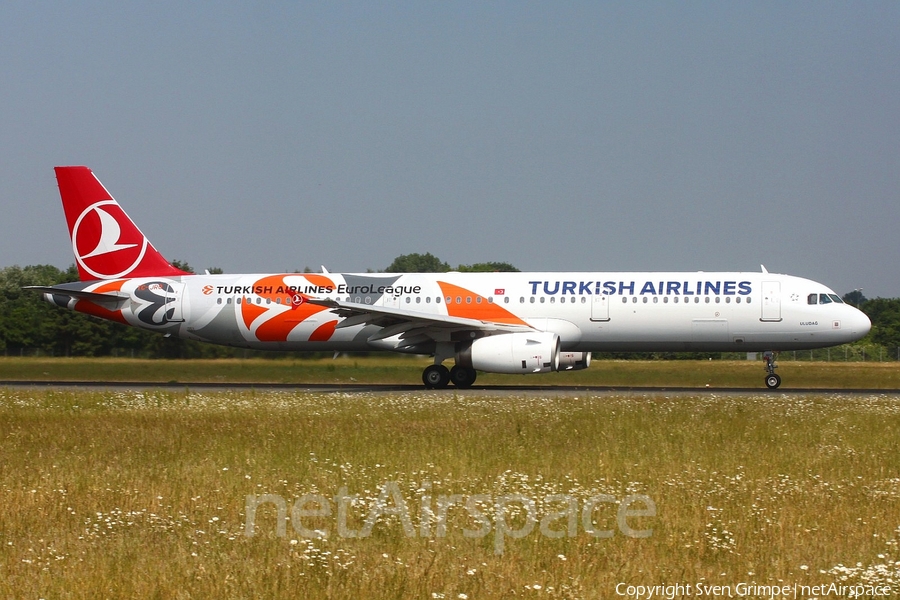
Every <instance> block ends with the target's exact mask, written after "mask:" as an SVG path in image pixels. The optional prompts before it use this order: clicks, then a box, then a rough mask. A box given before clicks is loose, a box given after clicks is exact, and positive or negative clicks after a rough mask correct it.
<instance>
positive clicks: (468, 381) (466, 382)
mask: <svg viewBox="0 0 900 600" xmlns="http://www.w3.org/2000/svg"><path fill="white" fill-rule="evenodd" d="M476 376H477V373H475V369H470V368H468V367H460V366H459V365H455V366H454V367H453V368H452V369H450V381H452V382H453V385H455V386H456V387H458V388H462V389H465V388H467V387H472V384H473V383H475V377H476Z"/></svg>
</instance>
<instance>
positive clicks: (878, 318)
mask: <svg viewBox="0 0 900 600" xmlns="http://www.w3.org/2000/svg"><path fill="white" fill-rule="evenodd" d="M862 311H863V312H864V313H866V315H867V316H868V317H869V320H871V321H872V331H871V332H869V335H868V336H867V339H871V340H872V342H873V343H875V344H879V345H881V346H885V347H887V348H897V347H900V298H874V299H872V300H866V301H865V303H864V304H863V305H862Z"/></svg>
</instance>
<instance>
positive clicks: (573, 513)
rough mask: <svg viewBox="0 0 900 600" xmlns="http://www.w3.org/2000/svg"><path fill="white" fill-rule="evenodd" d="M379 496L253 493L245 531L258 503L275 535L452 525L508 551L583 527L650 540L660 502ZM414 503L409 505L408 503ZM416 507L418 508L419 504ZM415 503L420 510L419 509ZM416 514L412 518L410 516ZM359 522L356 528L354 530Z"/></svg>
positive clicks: (437, 532) (442, 529)
mask: <svg viewBox="0 0 900 600" xmlns="http://www.w3.org/2000/svg"><path fill="white" fill-rule="evenodd" d="M378 489H379V494H378V497H376V498H374V499H370V500H369V502H368V504H369V508H368V510H367V511H366V510H365V509H362V510H360V505H361V504H362V500H361V499H360V497H359V495H358V494H349V493H348V490H347V488H346V487H341V488H340V489H339V490H338V493H337V494H336V495H335V496H334V497H333V498H328V497H326V496H323V495H321V494H305V495H303V496H301V497H300V498H298V499H297V500H296V501H295V502H294V504H293V506H292V507H291V511H290V517H288V504H287V502H286V501H285V499H284V498H283V497H281V496H280V495H278V494H262V495H255V494H250V495H248V496H247V497H246V502H245V524H244V535H246V536H248V537H252V536H254V535H255V534H256V520H257V513H258V511H259V509H260V507H263V506H266V505H273V506H274V507H275V512H276V522H275V533H276V535H277V536H279V537H284V536H286V535H287V522H288V521H289V520H290V522H291V526H292V527H293V529H294V531H295V532H296V533H297V535H299V536H301V537H306V538H327V537H329V536H331V535H334V534H336V535H337V536H338V537H341V538H366V537H369V536H370V535H372V531H373V529H374V528H375V526H376V525H378V526H379V527H384V528H390V527H397V526H398V525H397V522H399V526H400V527H401V528H402V530H403V535H404V536H405V537H417V536H418V537H424V538H435V537H436V538H443V537H446V536H447V534H448V530H449V529H450V527H451V523H452V524H457V525H456V526H458V527H459V528H460V529H461V530H462V534H463V536H464V537H468V538H483V537H486V536H488V535H491V534H493V536H494V540H493V542H494V543H493V546H494V553H495V554H503V551H504V548H505V545H506V539H507V538H513V539H519V538H523V537H525V536H527V535H530V534H532V533H534V530H535V527H537V528H538V532H539V533H540V535H543V536H545V537H548V538H562V537H575V536H576V535H578V529H579V526H580V527H581V529H582V530H583V532H584V533H585V534H586V535H590V536H592V537H595V538H611V537H613V536H614V535H615V533H616V532H615V530H614V529H613V528H612V527H611V524H612V523H613V522H614V523H615V524H616V529H618V531H619V532H620V533H621V534H622V535H624V536H627V537H632V538H646V537H650V536H651V535H653V529H639V528H638V527H639V526H642V525H643V524H644V523H645V521H641V522H640V523H639V522H638V519H639V518H642V517H655V516H656V504H655V503H654V502H653V500H652V499H650V497H649V496H645V495H641V494H632V495H628V496H625V497H624V498H622V499H621V500H619V499H617V498H616V497H615V496H612V495H609V494H598V495H595V496H591V497H589V498H586V499H583V500H581V501H580V500H579V498H577V497H576V496H572V495H569V494H555V495H550V496H545V497H543V498H541V499H540V506H541V507H543V508H542V509H541V510H539V509H538V500H537V499H535V498H529V497H528V496H525V495H523V494H506V495H502V496H492V495H490V494H475V495H470V496H464V495H461V494H451V495H438V496H436V497H435V496H433V495H432V493H431V484H430V482H425V483H423V484H422V485H421V486H420V487H419V488H418V490H417V493H418V494H419V496H418V499H417V501H414V502H412V503H409V502H407V500H406V499H405V498H404V497H403V494H402V493H401V491H400V485H399V484H397V483H396V482H394V481H388V482H385V483H383V484H382V485H381V486H379V488H378ZM411 505H412V510H411V509H410V506H411ZM416 505H418V506H416ZM416 508H418V510H415V509H416ZM414 514H415V517H416V518H415V521H416V522H415V523H414V518H413V515H414ZM354 527H356V528H354Z"/></svg>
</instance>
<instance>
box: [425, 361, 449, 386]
mask: <svg viewBox="0 0 900 600" xmlns="http://www.w3.org/2000/svg"><path fill="white" fill-rule="evenodd" d="M422 383H424V384H425V387H426V388H428V389H429V390H439V389H443V388H445V387H447V384H448V383H450V370H449V369H448V368H447V367H445V366H444V365H429V366H427V367H425V370H424V371H422Z"/></svg>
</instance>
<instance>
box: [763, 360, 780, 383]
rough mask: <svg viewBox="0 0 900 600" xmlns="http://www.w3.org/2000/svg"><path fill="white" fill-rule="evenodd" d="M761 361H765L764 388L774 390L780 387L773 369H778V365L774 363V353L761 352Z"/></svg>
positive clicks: (778, 377) (777, 376)
mask: <svg viewBox="0 0 900 600" xmlns="http://www.w3.org/2000/svg"><path fill="white" fill-rule="evenodd" d="M763 360H765V361H766V387H767V388H769V389H770V390H774V389H775V388H777V387H778V386H779V385H781V377H780V376H779V375H776V374H775V369H777V368H778V363H776V362H775V353H774V352H772V351H766V352H763Z"/></svg>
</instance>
